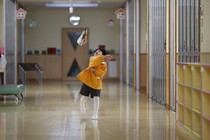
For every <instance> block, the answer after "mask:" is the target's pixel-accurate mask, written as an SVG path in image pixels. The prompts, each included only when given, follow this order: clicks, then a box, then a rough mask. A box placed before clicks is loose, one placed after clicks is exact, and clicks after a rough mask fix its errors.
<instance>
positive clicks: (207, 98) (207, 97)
mask: <svg viewBox="0 0 210 140" xmlns="http://www.w3.org/2000/svg"><path fill="white" fill-rule="evenodd" d="M209 107H210V94H206V93H203V92H202V115H204V116H206V117H208V118H210V108H209Z"/></svg>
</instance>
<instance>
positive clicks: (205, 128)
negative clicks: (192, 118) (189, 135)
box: [202, 118, 210, 140]
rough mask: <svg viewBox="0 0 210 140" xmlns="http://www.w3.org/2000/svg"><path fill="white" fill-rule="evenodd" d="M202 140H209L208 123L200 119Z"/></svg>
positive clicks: (209, 129)
mask: <svg viewBox="0 0 210 140" xmlns="http://www.w3.org/2000/svg"><path fill="white" fill-rule="evenodd" d="M202 139H203V140H209V139H210V121H209V120H206V119H205V118H202Z"/></svg>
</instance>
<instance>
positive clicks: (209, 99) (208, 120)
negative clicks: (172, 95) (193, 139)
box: [176, 63, 210, 140]
mask: <svg viewBox="0 0 210 140" xmlns="http://www.w3.org/2000/svg"><path fill="white" fill-rule="evenodd" d="M209 82H210V66H207V65H201V64H191V63H190V64H178V65H177V78H176V92H177V94H176V95H177V112H176V113H177V115H176V116H177V118H176V120H177V123H178V124H180V126H183V127H184V128H186V129H187V130H189V132H192V133H193V134H195V135H196V136H197V137H198V138H200V139H203V140H207V139H210V109H209V107H210V84H209Z"/></svg>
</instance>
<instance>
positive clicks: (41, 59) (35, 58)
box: [25, 55, 61, 79]
mask: <svg viewBox="0 0 210 140" xmlns="http://www.w3.org/2000/svg"><path fill="white" fill-rule="evenodd" d="M25 62H26V63H38V64H39V65H40V66H41V68H42V69H43V79H61V55H26V57H25ZM31 75H33V74H31ZM31 75H29V78H32V77H34V76H31Z"/></svg>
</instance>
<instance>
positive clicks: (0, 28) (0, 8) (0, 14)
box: [0, 1, 4, 46]
mask: <svg viewBox="0 0 210 140" xmlns="http://www.w3.org/2000/svg"><path fill="white" fill-rule="evenodd" d="M3 20H4V19H3V2H2V1H0V46H1V45H3V44H4V42H3V40H4V39H3V35H4V31H3V26H4V24H3V23H4V22H3Z"/></svg>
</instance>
